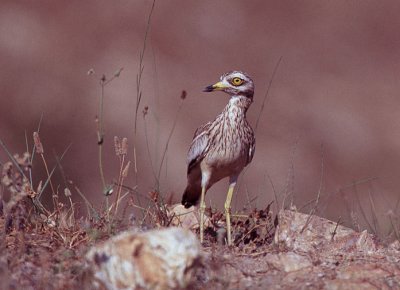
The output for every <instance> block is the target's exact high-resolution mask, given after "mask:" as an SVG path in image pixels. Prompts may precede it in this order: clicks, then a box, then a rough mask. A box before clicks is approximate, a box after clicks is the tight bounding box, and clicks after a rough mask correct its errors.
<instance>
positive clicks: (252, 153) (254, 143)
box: [247, 138, 256, 164]
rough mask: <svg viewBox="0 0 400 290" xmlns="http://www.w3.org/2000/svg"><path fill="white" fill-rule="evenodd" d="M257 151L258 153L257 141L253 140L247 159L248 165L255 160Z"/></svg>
mask: <svg viewBox="0 0 400 290" xmlns="http://www.w3.org/2000/svg"><path fill="white" fill-rule="evenodd" d="M255 151H256V140H255V139H254V138H253V142H251V144H250V148H249V156H248V159H247V164H249V163H250V162H251V161H252V160H253V157H254V153H255Z"/></svg>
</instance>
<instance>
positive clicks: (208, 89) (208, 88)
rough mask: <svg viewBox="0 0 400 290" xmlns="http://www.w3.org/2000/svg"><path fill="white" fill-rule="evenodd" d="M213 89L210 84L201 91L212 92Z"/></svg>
mask: <svg viewBox="0 0 400 290" xmlns="http://www.w3.org/2000/svg"><path fill="white" fill-rule="evenodd" d="M213 90H214V88H213V86H212V85H211V86H208V87H206V88H205V89H204V90H203V92H208V93H209V92H212V91H213Z"/></svg>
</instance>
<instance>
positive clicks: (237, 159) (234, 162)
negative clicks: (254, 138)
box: [204, 151, 247, 180]
mask: <svg viewBox="0 0 400 290" xmlns="http://www.w3.org/2000/svg"><path fill="white" fill-rule="evenodd" d="M246 161H247V155H244V154H239V153H235V152H224V153H221V151H220V152H219V154H209V155H208V156H207V157H206V158H205V159H204V162H205V164H206V166H207V167H209V168H210V169H215V170H211V171H212V172H213V175H214V178H215V179H217V180H219V179H222V178H224V177H227V176H230V175H233V174H239V173H240V172H241V171H242V170H243V168H244V167H245V166H246ZM214 178H213V179H214Z"/></svg>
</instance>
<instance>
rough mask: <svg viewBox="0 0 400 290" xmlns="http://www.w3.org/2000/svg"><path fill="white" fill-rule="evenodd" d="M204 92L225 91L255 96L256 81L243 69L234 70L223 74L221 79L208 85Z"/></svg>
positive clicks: (237, 94)
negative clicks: (242, 70)
mask: <svg viewBox="0 0 400 290" xmlns="http://www.w3.org/2000/svg"><path fill="white" fill-rule="evenodd" d="M203 91H204V92H214V91H223V92H225V93H228V94H230V95H231V96H239V95H240V96H245V97H248V98H253V94H254V83H253V80H252V79H251V78H250V77H249V75H248V74H246V73H244V72H241V71H232V72H229V73H226V74H223V75H222V76H221V80H220V81H219V82H218V83H216V84H214V85H210V86H208V87H206V88H205V89H204V90H203Z"/></svg>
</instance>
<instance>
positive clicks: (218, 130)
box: [182, 71, 255, 245]
mask: <svg viewBox="0 0 400 290" xmlns="http://www.w3.org/2000/svg"><path fill="white" fill-rule="evenodd" d="M204 91H206V92H212V91H224V92H226V93H228V94H230V95H231V98H230V100H229V103H228V104H227V105H226V107H225V108H224V110H223V111H222V113H221V114H219V115H218V116H217V117H216V118H215V120H214V121H212V122H209V123H206V124H204V125H203V126H200V127H199V128H198V129H197V130H196V132H195V134H194V137H193V141H192V144H191V145H190V149H189V152H188V156H187V163H188V169H187V179H188V183H187V187H186V189H185V192H184V193H183V196H182V204H183V205H184V206H185V207H190V206H192V205H195V204H197V202H198V201H199V199H200V241H201V242H203V231H204V229H203V227H204V225H203V223H204V210H205V202H204V196H205V194H206V191H207V190H208V189H209V188H210V187H211V186H212V185H213V184H214V183H216V182H218V181H219V180H221V179H222V178H225V177H229V191H228V195H227V198H226V202H225V213H226V220H227V237H228V244H229V245H231V244H232V240H231V232H230V204H231V199H232V194H233V189H234V187H235V185H236V181H237V178H238V176H239V174H240V172H241V171H242V170H243V168H244V167H245V166H246V165H248V164H249V163H250V162H251V160H252V159H253V156H254V149H255V138H254V133H253V130H252V128H251V126H250V125H249V123H248V122H247V120H246V112H247V110H248V108H249V107H250V105H251V103H252V102H253V94H254V84H253V81H252V80H251V78H250V77H249V76H248V75H247V74H246V73H243V72H240V71H232V72H229V73H226V74H224V75H222V76H221V81H220V82H218V83H216V84H214V85H212V86H208V87H207V88H206V89H205V90H204Z"/></svg>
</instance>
